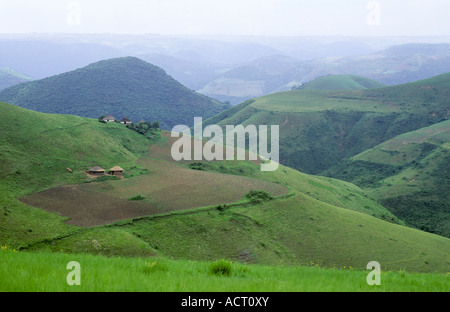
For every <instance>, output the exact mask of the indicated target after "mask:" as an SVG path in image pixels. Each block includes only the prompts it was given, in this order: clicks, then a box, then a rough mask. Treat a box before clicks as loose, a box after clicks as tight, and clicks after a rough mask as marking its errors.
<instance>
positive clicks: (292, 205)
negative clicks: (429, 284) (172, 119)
mask: <svg viewBox="0 0 450 312" xmlns="http://www.w3.org/2000/svg"><path fill="white" fill-rule="evenodd" d="M1 105H2V107H1V108H2V112H6V113H7V116H8V118H7V120H8V122H7V123H5V124H3V125H2V130H3V131H2V136H1V140H2V144H1V146H2V150H1V157H2V160H5V162H4V163H5V165H4V166H2V167H1V168H0V170H1V171H0V172H1V175H2V179H1V183H0V185H1V190H0V192H1V194H2V196H1V201H0V227H1V228H2V231H1V234H0V245H1V246H5V245H7V246H8V249H16V250H20V252H19V254H20V255H22V253H23V252H25V251H30V252H31V251H32V252H39V254H40V255H39V254H37V255H36V254H27V253H26V254H24V257H27V256H28V255H29V256H30V257H31V258H29V259H32V258H33V257H34V256H36V257H37V258H35V260H32V261H36V263H35V266H34V267H36V266H38V267H39V266H44V267H45V266H46V265H47V264H48V263H51V261H55V260H56V259H58V258H57V257H58V255H57V254H55V253H49V252H57V253H61V252H62V253H64V254H72V255H62V256H63V257H66V256H67V257H69V258H73V257H76V255H77V254H97V255H104V256H116V257H117V256H120V257H145V258H148V257H151V258H152V259H154V258H157V260H155V261H156V262H159V261H163V262H164V261H167V259H173V260H183V259H184V260H199V261H217V260H220V259H223V258H225V259H229V260H230V261H233V262H235V261H238V262H242V263H247V264H261V265H272V266H275V267H278V266H280V265H287V266H292V267H294V266H298V265H302V266H314V267H315V266H320V267H323V268H336V269H348V268H352V269H354V270H359V271H364V270H365V268H366V265H367V263H368V262H370V261H378V262H380V263H381V264H382V266H383V268H384V270H386V271H398V270H405V271H408V272H427V273H430V272H439V273H446V272H447V271H448V267H449V262H448V259H449V258H450V257H449V255H450V240H449V239H446V238H443V237H440V236H437V235H433V234H429V233H425V232H422V231H418V230H415V229H410V228H407V227H405V226H403V225H401V224H398V223H401V222H400V221H399V220H398V219H396V218H395V217H394V216H393V215H392V214H391V213H389V211H387V210H386V209H385V208H384V207H382V206H381V205H379V204H378V203H376V202H374V201H373V200H371V199H370V198H368V197H367V195H366V194H365V193H364V191H362V190H361V189H360V188H358V187H356V186H355V185H353V184H350V183H347V182H342V181H338V180H334V179H330V178H325V177H315V176H310V175H307V174H303V173H300V172H298V171H295V170H293V169H290V168H287V167H283V166H281V167H280V169H279V170H278V171H276V172H267V173H264V172H261V171H260V170H259V165H258V164H257V163H253V162H248V161H246V162H237V161H236V162H233V161H230V162H228V161H225V162H205V163H196V164H195V166H193V165H192V162H190V161H184V162H181V163H176V162H174V161H173V160H171V157H170V148H171V145H172V142H173V139H171V138H169V137H168V134H167V133H164V135H162V136H160V137H155V138H154V139H153V140H152V141H151V142H149V141H147V139H145V138H144V137H143V136H139V135H138V134H137V133H135V132H132V131H130V130H128V129H126V128H125V127H123V126H121V125H116V124H106V125H105V124H101V123H99V122H97V121H96V120H89V119H85V118H81V117H75V116H60V115H47V114H41V113H35V112H31V111H27V110H24V109H21V108H18V107H15V106H11V105H7V104H1ZM42 142H48V143H47V144H45V145H44V144H42ZM100 142H104V143H103V144H102V143H100ZM149 147H150V148H149ZM143 150H147V152H146V153H145V155H144V156H142V152H143ZM2 163H3V162H2ZM94 164H99V165H101V166H103V167H105V168H110V167H112V166H113V165H117V164H118V165H121V166H122V167H124V168H125V169H126V172H127V175H126V177H125V179H121V180H111V181H109V180H104V181H102V180H101V181H97V182H95V181H90V180H89V179H88V178H87V177H86V176H85V174H84V173H83V171H84V170H85V169H86V168H89V167H90V166H92V165H94ZM69 166H70V167H71V169H73V171H74V173H72V174H71V173H69V172H67V171H66V170H65V168H66V167H69ZM194 169H195V170H194ZM81 182H90V183H82V184H80V183H81ZM61 188H65V190H66V193H56V194H57V195H59V197H57V198H56V199H57V200H65V201H70V200H71V198H72V197H74V198H75V199H76V201H75V202H77V203H78V206H77V205H75V204H74V205H73V206H68V208H70V209H68V211H66V212H64V211H61V210H60V211H55V210H53V209H52V207H50V205H49V204H53V205H54V204H57V203H58V201H56V200H51V201H50V202H44V203H43V204H42V206H40V205H39V206H37V207H32V206H29V205H26V204H24V202H23V200H24V198H29V197H30V196H31V197H33V196H38V197H39V196H46V195H48V194H52V192H55V191H57V190H60V189H61ZM250 190H256V191H266V194H268V195H269V196H263V197H258V196H253V197H247V196H246V194H249V193H250ZM259 194H264V193H259ZM136 195H140V197H142V200H140V201H139V202H134V201H133V200H131V199H133V198H135V197H137V196H136ZM89 196H90V197H89ZM41 198H42V197H41ZM85 198H90V200H88V201H86V200H84V199H85ZM19 199H21V200H22V201H21V200H19ZM103 199H108V200H111V202H110V201H104V200H103ZM112 202H114V203H116V204H120V203H124V205H123V207H120V205H119V206H118V207H112V206H110V204H111V203H112ZM38 207H39V208H38ZM64 208H67V207H66V206H65V205H60V207H59V209H64ZM110 208H114V209H116V210H115V211H116V213H117V214H115V215H114V218H110V217H111V214H109V209H110ZM146 209H150V210H151V211H149V210H146ZM55 212H58V213H55ZM66 213H68V214H66ZM74 214H77V215H78V217H79V218H78V219H75V217H73V215H74ZM69 218H70V219H69ZM92 220H96V221H98V220H100V221H102V222H97V223H92ZM387 221H389V222H387ZM42 252H44V253H42ZM14 255H15V253H12V254H10V255H8V256H7V260H6V262H5V263H8V265H7V266H6V267H7V268H8V270H9V269H11V272H12V271H14V270H16V269H17V266H15V264H14V263H15V261H14V260H11V259H14V258H13V257H14ZM3 256H4V255H3V254H2V257H3ZM81 257H85V256H81ZM44 259H48V260H47V261H45V260H44ZM64 259H66V258H64ZM83 259H86V258H83ZM90 259H91V260H89V261H93V262H92V265H93V266H94V267H95V264H98V265H101V264H102V260H101V258H90ZM92 259H93V260H92ZM82 261H84V260H82ZM111 261H115V260H114V259H112V260H111ZM117 261H121V260H117ZM130 261H141V260H130ZM124 263H125V262H124ZM166 263H167V266H168V271H169V272H173V271H172V270H175V272H177V271H178V270H180V271H181V272H182V273H180V274H181V275H180V278H181V279H182V280H185V277H184V276H186V275H184V274H188V273H189V272H191V271H190V269H189V268H186V267H185V266H184V264H183V263H186V262H178V261H177V262H176V263H174V262H166ZM90 265H91V264H89V266H90ZM3 267H5V266H3ZM144 267H145V265H144ZM204 267H205V266H203V265H199V268H204ZM239 268H241V265H239ZM95 270H96V269H95ZM237 270H238V269H237ZM251 270H252V269H251ZM255 270H257V271H258V269H255ZM268 270H269V271H270V270H278V268H268ZM289 270H290V269H287V272H288V271H289ZM299 270H300V272H308V270H309V269H299ZM305 270H306V271H305ZM45 271H46V269H43V270H41V271H39V272H41V273H39V274H42V276H45V275H46V274H47V273H45ZM125 271H126V270H125ZM125 271H124V270H121V272H125ZM283 271H284V270H283ZM24 272H28V269H24ZM97 272H98V273H99V274H102V273H100V272H101V271H97ZM314 272H315V274H321V272H326V273H325V274H326V275H327V276H329V278H330V280H334V279H335V277H333V276H335V275H334V273H333V272H334V271H332V270H331V271H320V270H318V271H314ZM327 272H328V273H327ZM339 272H341V271H339ZM343 272H345V273H348V274H346V276H347V277H348V278H349V279H350V280H352V279H353V278H352V276H353V273H352V271H349V272H347V271H343ZM94 274H95V273H94ZM120 274H122V273H120ZM258 274H259V273H258ZM261 274H263V273H261ZM282 274H285V273H282ZM328 274H330V275H328ZM355 274H356V276H360V275H359V274H360V273H355ZM188 275H190V274H188ZM361 275H362V273H361ZM276 276H279V275H276ZM136 278H138V279H139V278H140V277H136ZM161 278H164V279H165V278H167V275H162V276H161ZM198 278H200V279H201V278H204V276H203V275H202V274H199V275H198ZM312 278H313V277H312ZM316 278H318V275H317V276H316ZM429 278H430V279H433V278H434V277H429ZM313 279H314V278H313ZM427 279H428V278H427V277H425V278H424V280H427ZM438 279H439V277H438ZM17 281H20V279H18V280H17ZM50 283H51V282H50ZM167 283H169V285H167ZM363 283H364V280H363ZM412 283H414V282H413V281H412ZM244 284H245V282H244ZM7 285H8V286H5V287H7V289H16V288H17V287H19V284H14V283H12V284H11V283H8V284H7ZM162 285H165V286H162V288H160V289H180V290H183V288H176V287H175V288H173V287H174V286H173V285H172V286H171V284H170V281H168V280H167V279H166V280H165V284H162ZM338 285H339V286H336V287H341V285H340V284H338ZM363 285H364V284H363ZM30 287H33V286H31V285H30ZM49 287H57V288H56V289H60V288H59V286H57V285H53V286H52V285H49ZM89 287H91V286H89ZM92 287H93V288H88V289H89V290H91V289H99V288H95V287H96V286H95V285H93V286H92ZM130 287H134V286H132V285H131V286H130ZM143 287H144V286H143ZM166 287H169V288H166ZM170 287H172V288H170ZM227 287H232V286H231V285H228V286H227ZM277 287H281V286H277ZM285 287H286V288H279V289H290V290H295V289H299V288H295V287H293V286H291V285H290V284H289V285H287V286H285ZM342 287H344V286H342ZM348 287H349V288H351V287H355V286H348ZM358 287H359V286H358ZM358 287H357V289H360V288H358ZM362 287H365V286H362ZM17 289H20V287H19V288H17ZM22 289H23V288H22ZM249 289H251V288H249ZM255 289H257V288H255ZM267 289H268V290H270V289H271V288H270V287H268V288H267ZM331 289H332V288H331ZM199 290H204V289H199Z"/></svg>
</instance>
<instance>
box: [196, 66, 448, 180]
mask: <svg viewBox="0 0 450 312" xmlns="http://www.w3.org/2000/svg"><path fill="white" fill-rule="evenodd" d="M449 94H450V74H444V75H441V76H437V77H435V78H432V79H428V80H423V81H418V82H415V83H410V84H405V85H399V86H393V87H387V88H382V89H374V90H356V91H340V90H337V91H327V90H324V91H320V90H319V91H317V90H297V91H288V92H280V93H276V94H271V95H268V96H264V97H260V98H256V99H254V100H251V101H247V102H244V103H242V104H240V105H238V106H236V107H234V108H232V109H230V110H228V111H225V112H223V113H221V114H218V115H217V116H214V117H213V118H211V119H209V120H207V121H205V122H204V126H207V125H210V124H219V125H220V126H225V125H238V124H243V125H249V124H253V125H279V126H280V136H281V138H280V149H281V151H280V158H281V163H282V164H284V165H287V166H290V167H293V168H295V169H297V170H300V171H302V172H306V173H310V174H318V173H320V172H322V171H324V170H327V169H328V168H330V167H332V166H333V165H335V164H337V163H339V162H340V161H342V160H344V159H346V158H349V157H352V156H355V155H357V154H359V153H361V152H363V151H364V150H367V149H370V148H372V147H374V146H376V145H378V144H381V143H382V142H384V141H386V140H389V139H391V138H393V137H395V136H397V135H400V134H402V133H406V132H410V131H414V130H418V129H420V128H423V127H426V126H429V125H432V124H434V123H437V122H440V121H444V120H446V119H448V118H449V117H450V103H449V102H448V95H449Z"/></svg>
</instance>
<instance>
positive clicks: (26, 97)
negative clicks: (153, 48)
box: [0, 57, 229, 130]
mask: <svg viewBox="0 0 450 312" xmlns="http://www.w3.org/2000/svg"><path fill="white" fill-rule="evenodd" d="M0 100H3V101H5V102H8V103H11V104H15V105H18V106H21V107H24V108H27V109H32V110H35V111H39V112H43V113H58V114H71V115H77V116H81V117H89V118H98V117H100V116H105V115H108V114H110V115H113V117H115V118H117V119H118V120H120V119H121V118H123V117H124V116H126V117H128V118H130V119H131V120H133V121H134V122H139V121H140V120H142V119H144V120H146V121H159V123H160V126H161V128H162V129H169V130H170V129H171V128H172V127H173V126H175V125H178V124H185V125H191V124H192V123H193V120H194V117H200V116H203V117H204V118H207V117H211V116H213V115H215V114H217V113H219V112H221V111H223V110H224V109H226V108H228V107H229V106H228V105H226V104H222V103H220V102H218V101H215V100H213V99H211V98H208V97H206V96H203V95H200V94H197V93H195V92H193V91H192V90H189V89H188V88H186V87H184V86H183V85H181V84H180V83H179V82H177V81H176V80H174V79H173V78H172V77H170V76H168V75H167V74H166V73H165V72H164V71H163V70H162V69H160V68H159V67H156V66H154V65H151V64H149V63H146V62H144V61H142V60H140V59H137V58H133V57H125V58H118V59H111V60H106V61H100V62H97V63H94V64H91V65H89V66H86V67H84V68H80V69H77V70H75V71H71V72H68V73H65V74H61V75H57V76H53V77H50V78H46V79H42V80H38V81H32V82H29V83H25V84H20V85H17V86H14V87H11V88H8V89H6V90H3V91H2V92H0Z"/></svg>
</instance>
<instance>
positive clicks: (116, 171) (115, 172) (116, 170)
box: [109, 166, 124, 175]
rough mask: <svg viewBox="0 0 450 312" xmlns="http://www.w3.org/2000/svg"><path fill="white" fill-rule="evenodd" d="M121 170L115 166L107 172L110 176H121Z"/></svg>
mask: <svg viewBox="0 0 450 312" xmlns="http://www.w3.org/2000/svg"><path fill="white" fill-rule="evenodd" d="M123 172H124V170H123V168H121V167H119V166H115V167H114V168H111V169H110V170H109V174H110V175H123Z"/></svg>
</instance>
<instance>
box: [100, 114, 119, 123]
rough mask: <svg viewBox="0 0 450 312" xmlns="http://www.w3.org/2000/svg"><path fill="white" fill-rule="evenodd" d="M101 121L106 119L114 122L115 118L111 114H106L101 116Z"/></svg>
mask: <svg viewBox="0 0 450 312" xmlns="http://www.w3.org/2000/svg"><path fill="white" fill-rule="evenodd" d="M103 121H106V122H115V121H116V118H114V117H113V116H111V115H108V116H105V117H104V118H103Z"/></svg>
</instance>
